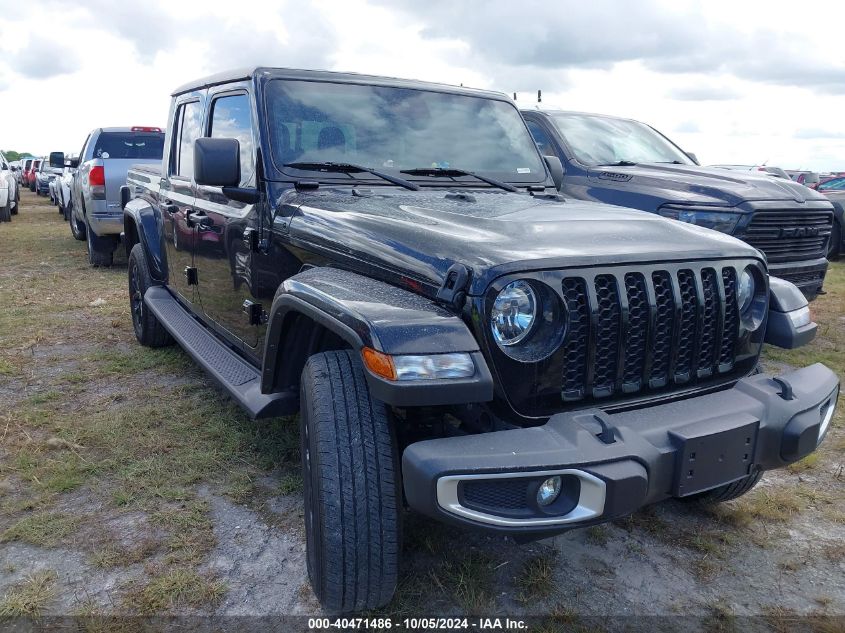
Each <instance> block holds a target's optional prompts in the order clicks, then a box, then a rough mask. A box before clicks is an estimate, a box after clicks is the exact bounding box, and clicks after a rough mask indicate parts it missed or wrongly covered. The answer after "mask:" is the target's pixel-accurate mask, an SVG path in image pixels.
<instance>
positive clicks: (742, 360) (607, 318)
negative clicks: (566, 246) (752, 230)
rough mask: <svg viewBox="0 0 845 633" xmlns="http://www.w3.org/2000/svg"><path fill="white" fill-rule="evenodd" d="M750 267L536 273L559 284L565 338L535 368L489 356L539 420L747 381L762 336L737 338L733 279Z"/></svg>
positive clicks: (515, 398)
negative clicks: (568, 410)
mask: <svg viewBox="0 0 845 633" xmlns="http://www.w3.org/2000/svg"><path fill="white" fill-rule="evenodd" d="M749 263H751V262H749V261H730V262H705V263H699V262H696V263H688V264H670V265H666V264H664V265H662V266H661V265H643V266H639V267H636V268H634V267H627V268H626V267H613V268H611V269H600V270H594V269H587V270H577V271H568V270H567V271H555V272H551V273H549V272H547V273H538V274H537V275H536V277H535V279H536V281H538V282H541V283H546V284H549V285H551V284H553V283H554V284H556V285H557V287H556V288H553V290H555V291H556V292H557V294H558V296H559V298H560V299H561V303H562V304H563V306H564V308H565V310H564V313H565V315H566V316H565V319H566V323H565V327H566V335H565V337H564V340H563V343H562V344H561V346H560V348H559V349H557V350H556V351H554V352H553V353H552V354H551V355H550V356H548V357H547V358H543V359H541V360H538V361H537V362H535V363H524V362H518V361H515V360H513V359H511V358H509V357H507V356H506V355H504V354H502V353H500V352H499V350H498V349H494V350H493V353H494V362H495V363H496V365H497V366H498V367H499V368H500V370H502V371H500V376H501V377H502V380H503V383H504V384H503V386H504V388H505V391H506V392H507V395H508V398H509V400H510V402H511V404H512V405H514V408H515V409H517V411H520V412H522V413H524V414H526V415H543V414H548V413H553V412H556V411H559V410H560V409H561V408H567V407H576V408H581V407H584V406H591V405H593V404H595V405H601V406H605V405H606V404H607V405H615V404H616V403H617V402H621V403H623V404H624V403H625V402H626V401H631V400H637V399H642V398H649V397H659V396H661V395H662V394H665V393H671V392H673V391H683V390H689V389H697V388H703V387H712V386H714V385H719V384H724V383H728V382H730V381H732V380H735V379H737V378H739V377H742V376H743V375H746V374H747V373H748V372H749V371H750V370H751V369H753V367H754V364H755V363H756V358H757V355H758V354H759V351H760V343H761V339H762V328H760V330H758V331H757V332H755V333H754V334H750V333H748V332H746V331H744V330H742V331H741V330H740V319H739V309H738V305H737V300H736V288H737V279H738V273H739V271H741V270H742V269H743V268H744V267H745V266H746V265H748V264H749ZM632 268H633V270H632ZM531 276H532V275H528V277H529V278H530V277H531ZM555 279H557V281H554V280H555ZM492 296H495V295H494V294H492ZM494 345H495V344H494ZM555 376H557V379H555Z"/></svg>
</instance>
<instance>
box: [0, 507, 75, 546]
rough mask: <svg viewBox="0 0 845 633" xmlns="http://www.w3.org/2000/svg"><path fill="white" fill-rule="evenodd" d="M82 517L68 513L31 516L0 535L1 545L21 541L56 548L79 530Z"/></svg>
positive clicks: (44, 513)
mask: <svg viewBox="0 0 845 633" xmlns="http://www.w3.org/2000/svg"><path fill="white" fill-rule="evenodd" d="M81 522H82V517H81V516H78V515H71V514H69V513H66V512H40V513H38V514H29V515H27V516H24V517H23V518H21V519H20V520H19V521H17V522H16V523H15V524H14V525H12V527H10V528H8V529H6V530H5V531H4V532H3V533H2V534H0V543H3V542H7V541H21V542H23V543H29V544H30V545H39V546H42V547H55V546H56V545H59V544H61V543H63V542H64V541H65V540H66V539H67V538H68V537H69V536H71V535H72V534H73V533H74V532H76V530H77V529H78V527H79V525H80V523H81Z"/></svg>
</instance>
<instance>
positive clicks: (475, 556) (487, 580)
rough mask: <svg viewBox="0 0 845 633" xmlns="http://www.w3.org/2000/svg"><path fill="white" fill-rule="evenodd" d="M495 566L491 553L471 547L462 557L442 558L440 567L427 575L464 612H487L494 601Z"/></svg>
mask: <svg viewBox="0 0 845 633" xmlns="http://www.w3.org/2000/svg"><path fill="white" fill-rule="evenodd" d="M496 567H497V562H496V560H495V559H494V558H493V557H492V556H491V555H489V554H487V553H484V552H480V551H474V550H471V551H469V552H468V553H467V554H465V555H464V556H463V557H460V556H454V555H453V556H452V557H450V558H447V559H446V560H444V561H443V564H442V565H441V566H440V569H439V570H431V572H430V578H431V581H432V582H433V583H434V584H435V585H436V586H437V587H438V588H439V589H441V591H442V592H443V595H444V596H446V597H450V598H452V599H454V601H455V602H456V603H457V604H458V606H460V607H461V609H463V611H464V612H465V613H471V614H479V615H481V614H484V613H486V612H489V610H490V605H491V604H492V602H493V596H494V594H495V590H494V588H493V576H494V572H495V570H496Z"/></svg>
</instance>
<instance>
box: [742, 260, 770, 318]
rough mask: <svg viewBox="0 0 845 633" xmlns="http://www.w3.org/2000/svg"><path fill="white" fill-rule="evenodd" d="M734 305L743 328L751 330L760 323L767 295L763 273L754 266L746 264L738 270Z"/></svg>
mask: <svg viewBox="0 0 845 633" xmlns="http://www.w3.org/2000/svg"><path fill="white" fill-rule="evenodd" d="M736 305H737V308H738V309H739V317H740V320H741V322H742V327H743V328H744V329H745V330H747V331H749V332H753V331H754V330H756V329H757V328H759V327H760V325H762V323H763V319H765V317H766V312H767V310H768V308H769V297H768V294H767V292H766V283H765V281H764V279H763V275H762V273H761V272H760V269H759V268H757V267H756V266H746V267H745V268H744V269H743V270H742V271H740V272H739V277H738V278H737V280H736Z"/></svg>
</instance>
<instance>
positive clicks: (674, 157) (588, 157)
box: [551, 113, 694, 165]
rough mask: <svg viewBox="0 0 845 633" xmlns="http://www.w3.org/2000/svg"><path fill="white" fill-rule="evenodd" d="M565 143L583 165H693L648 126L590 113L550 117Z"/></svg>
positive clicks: (686, 157)
mask: <svg viewBox="0 0 845 633" xmlns="http://www.w3.org/2000/svg"><path fill="white" fill-rule="evenodd" d="M551 117H552V120H553V121H554V122H555V125H556V126H557V128H558V130H559V131H560V133H561V135H562V136H563V138H564V140H565V141H566V144H567V145H568V146H569V148H570V149H571V150H572V152H573V153H574V154H575V158H577V159H578V162H580V163H583V164H584V165H612V164H614V163H620V162H632V163H675V162H677V163H681V164H683V165H692V164H694V163H693V162H692V161H691V160H690V159H689V157H688V156H687V155H686V154H684V153H683V152H682V151H681V150H679V149H678V148H677V147H675V146H674V145H672V143H670V142H669V141H668V140H666V139H665V138H664V137H663V136H661V135H660V134H658V133H657V132H655V131H654V130H653V129H651V128H650V127H649V126H647V125H645V124H643V123H639V122H637V121H628V120H625V119H614V118H611V117H603V116H594V115H590V114H569V113H557V114H552V115H551Z"/></svg>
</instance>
